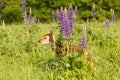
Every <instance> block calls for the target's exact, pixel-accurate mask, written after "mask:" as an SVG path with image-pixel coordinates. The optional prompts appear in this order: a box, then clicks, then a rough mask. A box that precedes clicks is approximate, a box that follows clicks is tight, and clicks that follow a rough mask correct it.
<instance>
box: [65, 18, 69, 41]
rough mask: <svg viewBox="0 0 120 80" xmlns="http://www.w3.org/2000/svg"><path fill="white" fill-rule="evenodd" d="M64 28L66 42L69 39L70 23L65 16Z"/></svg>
mask: <svg viewBox="0 0 120 80" xmlns="http://www.w3.org/2000/svg"><path fill="white" fill-rule="evenodd" d="M65 24H66V25H65V28H64V32H65V36H66V37H67V38H68V40H69V39H70V33H71V32H70V22H69V19H68V17H67V16H65Z"/></svg>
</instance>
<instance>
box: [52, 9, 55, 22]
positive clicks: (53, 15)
mask: <svg viewBox="0 0 120 80" xmlns="http://www.w3.org/2000/svg"><path fill="white" fill-rule="evenodd" d="M52 21H53V22H54V21H55V13H54V11H52Z"/></svg>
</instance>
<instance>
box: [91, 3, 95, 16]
mask: <svg viewBox="0 0 120 80" xmlns="http://www.w3.org/2000/svg"><path fill="white" fill-rule="evenodd" d="M95 15H96V9H95V4H93V6H92V17H95Z"/></svg>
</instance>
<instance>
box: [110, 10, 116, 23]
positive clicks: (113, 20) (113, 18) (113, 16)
mask: <svg viewBox="0 0 120 80" xmlns="http://www.w3.org/2000/svg"><path fill="white" fill-rule="evenodd" d="M111 17H112V22H113V23H114V22H116V16H115V13H114V10H113V11H112V16H111Z"/></svg>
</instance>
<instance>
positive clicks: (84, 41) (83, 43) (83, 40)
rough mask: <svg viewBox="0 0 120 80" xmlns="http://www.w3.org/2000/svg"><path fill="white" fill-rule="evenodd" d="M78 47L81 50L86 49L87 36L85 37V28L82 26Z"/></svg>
mask: <svg viewBox="0 0 120 80" xmlns="http://www.w3.org/2000/svg"><path fill="white" fill-rule="evenodd" d="M80 41H81V43H80V47H81V48H87V36H86V26H83V29H82V37H81V38H80Z"/></svg>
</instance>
